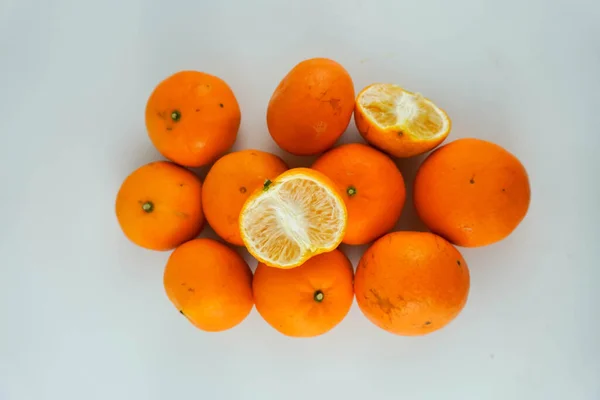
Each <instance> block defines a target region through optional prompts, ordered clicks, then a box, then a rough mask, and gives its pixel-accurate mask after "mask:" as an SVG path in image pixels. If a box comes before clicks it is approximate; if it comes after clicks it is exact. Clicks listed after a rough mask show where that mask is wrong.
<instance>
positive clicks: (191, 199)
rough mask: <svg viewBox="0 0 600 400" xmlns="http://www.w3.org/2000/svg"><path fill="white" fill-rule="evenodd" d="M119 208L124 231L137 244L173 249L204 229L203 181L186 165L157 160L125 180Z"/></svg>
mask: <svg viewBox="0 0 600 400" xmlns="http://www.w3.org/2000/svg"><path fill="white" fill-rule="evenodd" d="M115 210H116V213H117V219H118V221H119V225H120V226H121V229H122V230H123V233H125V236H127V237H128V238H129V240H131V241H132V242H133V243H135V244H137V245H138V246H142V247H144V248H147V249H151V250H170V249H173V248H175V247H177V246H178V245H180V244H181V243H183V242H185V241H187V240H190V239H193V238H194V237H196V235H198V234H199V233H200V231H201V230H202V227H203V225H204V214H203V212H202V184H201V183H200V179H198V177H196V175H194V174H193V173H192V172H190V171H188V170H187V169H185V168H182V167H179V166H177V165H175V164H173V163H170V162H166V161H159V162H153V163H150V164H147V165H144V166H142V167H140V168H138V169H136V170H135V171H133V172H132V173H131V175H129V176H128V177H127V178H126V179H125V181H124V182H123V184H122V185H121V188H120V189H119V193H118V194H117V201H116V205H115Z"/></svg>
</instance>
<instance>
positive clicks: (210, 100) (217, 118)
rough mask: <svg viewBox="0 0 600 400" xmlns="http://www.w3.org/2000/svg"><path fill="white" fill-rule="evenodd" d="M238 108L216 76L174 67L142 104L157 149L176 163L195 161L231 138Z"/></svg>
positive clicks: (204, 160) (212, 156) (202, 161)
mask: <svg viewBox="0 0 600 400" xmlns="http://www.w3.org/2000/svg"><path fill="white" fill-rule="evenodd" d="M240 120H241V114H240V107H239V105H238V102H237V100H236V98H235V96H234V94H233V92H232V91H231V89H230V88H229V86H228V85H227V83H225V82H224V81H223V80H222V79H220V78H218V77H216V76H213V75H209V74H206V73H204V72H198V71H182V72H178V73H176V74H174V75H172V76H170V77H168V78H167V79H165V80H164V81H162V82H161V83H159V85H158V86H157V87H156V89H154V91H153V92H152V94H151V95H150V98H149V99H148V104H147V105H146V128H147V129H148V135H149V136H150V139H151V140H152V143H154V146H155V147H156V148H157V149H158V151H159V152H160V153H161V154H162V155H163V156H165V157H166V158H168V159H169V160H172V161H174V162H176V163H177V164H181V165H185V166H188V167H199V166H202V165H206V164H210V163H211V162H213V161H215V160H216V159H217V158H219V156H221V155H223V154H224V153H225V152H226V151H227V150H228V149H229V148H230V147H231V146H232V145H233V143H234V142H235V139H236V137H237V132H238V128H239V126H240Z"/></svg>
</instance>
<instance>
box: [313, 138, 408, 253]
mask: <svg viewBox="0 0 600 400" xmlns="http://www.w3.org/2000/svg"><path fill="white" fill-rule="evenodd" d="M312 168H313V169H315V170H317V171H319V172H322V173H323V174H325V175H327V176H328V177H329V178H330V179H331V180H332V181H334V182H335V184H336V185H337V186H338V189H339V191H340V192H341V193H343V199H344V202H345V204H346V208H347V210H348V227H347V229H346V235H345V236H344V240H343V242H344V243H346V244H353V245H357V244H365V243H369V242H372V241H373V240H375V239H377V238H378V237H380V236H381V235H383V234H385V233H387V232H389V231H390V230H391V229H392V228H393V227H394V225H395V224H396V222H397V221H398V219H399V218H400V214H401V213H402V208H403V207H404V200H405V198H406V191H405V188H404V179H403V178H402V174H401V173H400V171H399V170H398V167H397V166H396V164H394V162H393V161H392V160H391V159H390V158H389V157H388V156H386V155H385V154H383V153H381V152H379V151H377V150H375V149H373V148H371V147H369V146H365V145H363V144H358V143H353V144H346V145H342V146H339V147H336V148H334V149H332V150H330V151H328V152H327V153H325V154H323V155H322V156H321V157H319V159H317V161H315V163H314V164H313V166H312Z"/></svg>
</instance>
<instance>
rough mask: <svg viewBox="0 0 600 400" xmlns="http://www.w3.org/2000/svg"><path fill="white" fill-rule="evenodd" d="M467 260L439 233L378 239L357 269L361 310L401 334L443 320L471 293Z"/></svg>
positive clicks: (452, 315) (434, 326) (424, 330)
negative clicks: (438, 234)
mask: <svg viewBox="0 0 600 400" xmlns="http://www.w3.org/2000/svg"><path fill="white" fill-rule="evenodd" d="M469 286H470V278H469V270H468V268H467V263H466V262H465V260H464V259H463V258H462V256H461V254H460V253H459V252H458V250H456V248H454V246H452V245H451V244H450V243H448V242H447V241H446V240H444V239H443V238H441V237H439V236H437V235H434V234H432V233H428V232H394V233H389V234H387V235H386V236H384V237H382V238H380V239H379V240H377V241H376V242H375V243H374V244H373V245H372V246H371V247H370V248H369V249H368V250H367V251H366V252H365V253H364V254H363V256H362V258H361V260H360V262H359V264H358V267H357V269H356V276H355V278H354V291H355V293H356V301H357V302H358V305H359V307H360V309H361V311H362V312H363V314H364V315H365V316H366V317H367V318H368V319H369V320H370V321H371V322H373V323H374V324H375V325H377V326H379V327H380V328H382V329H384V330H386V331H388V332H391V333H394V334H397V335H404V336H416V335H425V334H428V333H431V332H433V331H436V330H438V329H440V328H442V327H444V326H446V325H447V324H448V323H449V322H450V321H452V320H453V319H454V318H455V317H456V316H457V315H458V314H459V313H460V311H461V310H462V309H463V307H464V305H465V304H466V301H467V297H468V294H469Z"/></svg>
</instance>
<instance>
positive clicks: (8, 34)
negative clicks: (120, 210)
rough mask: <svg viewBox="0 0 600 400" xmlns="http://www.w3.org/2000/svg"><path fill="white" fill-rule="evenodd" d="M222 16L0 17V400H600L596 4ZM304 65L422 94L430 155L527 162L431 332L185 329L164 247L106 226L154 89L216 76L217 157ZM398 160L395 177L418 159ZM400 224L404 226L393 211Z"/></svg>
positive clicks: (8, 9)
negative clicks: (464, 300)
mask: <svg viewBox="0 0 600 400" xmlns="http://www.w3.org/2000/svg"><path fill="white" fill-rule="evenodd" d="M225 3H226V2H221V1H211V2H208V1H201V0H200V1H199V0H193V1H192V0H186V1H182V0H181V1H166V0H165V1H158V0H152V1H150V0H137V1H136V0H127V1H126V0H120V1H117V0H103V1H94V2H86V1H75V0H72V1H69V0H53V1H41V0H40V1H37V2H33V1H26V0H3V1H2V2H1V3H0V54H1V61H0V134H1V135H2V136H1V137H2V142H1V143H2V144H1V145H0V156H1V158H0V183H1V187H2V195H1V197H0V205H1V209H2V211H3V217H2V223H1V224H0V236H1V237H0V254H1V257H2V258H1V268H2V278H1V281H0V317H1V318H2V325H1V328H0V399H1V400H28V399H35V400H42V399H61V400H70V399H88V400H91V399H102V400H105V399H149V400H154V399H184V398H195V399H255V398H256V399H261V400H271V399H276V400H280V399H289V400H295V399H365V398H377V399H382V400H383V399H411V400H420V399H426V400H428V399H436V400H438V399H442V400H446V399H449V400H453V399H460V400H465V399H476V400H485V399H492V400H495V399H498V400H506V399H526V400H552V399H561V400H562V399H565V398H569V399H571V400H598V399H600V380H599V377H600V320H599V312H598V305H599V304H600V290H599V289H598V281H599V279H600V265H598V259H599V258H600V252H599V246H598V244H597V238H596V237H595V235H598V234H599V233H600V232H599V228H598V227H599V226H600V213H599V211H598V198H599V196H600V189H599V182H600V179H599V178H598V173H599V172H600V168H599V162H598V155H597V150H598V148H599V145H600V139H599V137H600V130H599V128H598V126H599V125H598V114H599V112H598V110H599V108H600V101H599V99H600V97H599V95H598V93H600V78H599V72H600V42H599V41H598V38H600V28H599V27H598V26H599V25H598V20H599V18H600V3H598V2H597V1H595V0H589V1H567V0H564V1H558V0H555V1H550V0H530V1H525V2H523V1H517V0H503V1H489V0H453V1H446V0H437V1H434V0H419V1H417V0H412V1H410V2H409V1H405V0H388V1H383V0H381V1H372V0H370V1H367V0H328V1H325V0H324V1H318V0H310V1H307V0H302V1H300V0H299V1H296V2H294V3H293V4H292V3H290V4H286V3H287V2H284V1H281V0H268V1H267V0H259V1H255V2H241V1H240V2H238V3H237V5H232V4H228V5H226V4H225ZM314 56H326V57H330V58H333V59H335V60H338V61H339V62H341V63H342V64H343V65H344V66H346V68H347V69H348V70H349V72H350V73H351V75H352V76H353V78H354V81H355V85H356V89H357V90H358V89H361V88H362V87H364V86H365V85H367V84H369V83H372V82H374V81H391V82H396V83H398V84H401V85H404V86H406V87H407V88H409V89H414V90H419V91H421V92H422V93H423V94H425V95H427V96H429V97H431V98H432V99H434V100H435V101H436V102H437V103H438V104H439V105H440V106H442V107H444V108H446V110H447V111H448V112H449V114H450V115H451V117H452V118H453V122H454V125H453V132H452V134H451V137H450V138H449V140H453V139H456V138H459V137H464V136H477V137H480V138H484V139H488V140H492V141H494V142H497V143H499V144H501V145H503V146H505V147H506V148H508V149H509V150H510V151H512V152H514V153H515V154H516V155H517V156H518V157H519V158H520V159H521V160H522V161H523V163H524V164H525V166H526V168H527V169H528V171H529V174H530V178H531V185H532V192H533V197H532V203H531V208H530V211H529V215H528V217H527V218H526V219H525V221H524V222H523V223H522V225H521V226H520V227H519V228H518V229H517V231H516V232H515V233H514V234H513V235H512V236H511V237H510V238H508V239H507V240H505V241H504V242H502V243H499V244H497V245H494V246H491V247H488V248H481V249H472V250H462V251H463V254H464V256H465V258H466V259H467V260H468V263H469V266H470V268H471V276H472V289H471V295H470V299H469V302H468V305H467V307H466V308H465V310H464V312H463V313H462V315H461V316H460V317H459V318H458V319H457V320H456V321H455V322H454V323H452V324H451V325H450V326H449V327H448V328H447V329H444V330H442V331H439V332H437V333H435V334H432V335H430V336H427V337H422V338H402V337H396V336H393V335H391V334H388V333H386V332H384V331H381V330H379V329H378V328H376V327H375V326H373V325H372V324H370V323H369V322H368V321H367V320H366V319H365V318H363V316H362V315H361V314H360V311H359V310H358V308H357V307H356V305H354V306H353V308H352V310H351V312H350V314H349V316H348V317H347V318H346V319H345V320H344V321H343V322H342V323H341V324H340V325H339V326H338V327H337V328H336V329H335V330H333V331H332V332H330V333H329V334H327V335H325V336H322V337H319V338H315V339H311V340H293V339H289V338H286V337H284V336H281V335H279V334H278V333H277V332H275V331H274V330H273V329H271V328H270V327H269V326H268V325H267V324H266V323H265V322H263V321H262V320H261V318H260V317H259V316H258V314H257V313H256V311H253V312H252V314H251V315H250V316H249V318H248V319H247V320H245V321H244V322H243V323H242V324H241V325H240V326H238V327H237V328H236V329H233V330H231V331H229V332H226V333H221V334H208V333H203V332H201V331H199V330H196V329H195V328H193V327H192V326H191V325H190V324H189V323H188V322H187V321H186V320H185V319H184V318H182V317H181V315H179V313H178V312H177V311H176V310H175V309H174V307H172V305H171V304H170V303H169V301H168V300H167V298H166V295H165V294H164V291H163V287H162V271H163V266H164V263H165V261H166V259H167V257H168V253H154V252H149V251H145V250H142V249H139V248H136V247H134V246H133V245H132V244H130V243H129V242H128V241H127V240H126V239H125V238H124V237H123V235H122V234H121V232H120V231H119V227H118V225H117V222H116V219H115V217H114V215H113V204H114V199H115V194H116V192H117V190H118V188H119V185H120V183H121V181H122V179H123V178H124V177H125V176H126V175H127V174H128V173H129V172H130V171H132V170H133V169H134V168H136V167H138V166H140V165H142V164H144V163H146V162H149V161H152V160H156V159H158V158H159V157H158V155H157V153H156V151H155V150H154V149H153V148H152V146H151V144H150V142H149V140H148V138H147V136H146V133H145V128H144V107H145V102H146V99H147V97H148V95H149V94H150V92H151V90H152V89H153V87H154V85H155V84H157V83H158V82H159V81H160V80H161V79H163V78H164V77H166V76H167V75H169V74H171V73H173V72H175V71H178V70H181V69H199V70H203V71H207V72H210V73H214V74H217V75H219V76H221V77H222V78H224V79H225V80H226V81H227V82H229V84H230V85H231V86H232V88H233V89H234V91H235V93H236V95H237V98H238V100H239V102H240V105H241V109H242V127H241V131H240V134H239V137H238V140H237V143H236V145H235V148H236V149H241V148H247V147H257V148H261V149H264V150H268V151H274V152H277V151H278V149H277V147H276V146H275V144H274V143H273V141H272V140H271V139H270V136H269V135H268V133H267V131H266V126H265V109H266V105H267V102H268V99H269V97H270V95H271V93H272V91H273V89H274V88H275V86H276V85H277V83H278V82H279V80H280V79H281V78H282V77H283V76H284V75H285V73H287V71H288V70H289V69H290V68H291V67H292V66H293V65H294V64H296V63H297V62H299V61H300V60H302V59H304V58H309V57H314ZM355 140H358V134H357V133H356V130H355V128H354V127H353V126H351V127H350V128H349V130H348V132H347V133H346V135H345V136H344V137H343V141H355ZM286 159H287V160H288V161H290V163H291V164H292V165H293V166H298V165H301V164H303V163H305V162H306V159H302V158H292V157H286ZM400 165H401V167H402V170H403V173H404V174H405V178H406V179H407V181H408V182H411V180H412V179H411V176H412V175H413V174H414V171H415V168H416V163H415V161H403V162H400ZM201 173H205V169H204V170H202V171H201ZM401 227H403V228H410V227H419V225H418V223H417V221H416V220H415V218H414V215H413V210H412V206H411V205H410V202H409V204H408V205H407V207H406V208H405V212H404V215H403V218H402V222H401ZM346 250H348V249H347V248H346ZM361 251H362V249H361V248H353V249H350V250H348V253H349V254H350V255H351V256H353V257H354V258H353V261H354V263H355V264H356V260H357V257H358V256H359V254H360V252H361ZM251 265H252V267H253V268H254V267H255V263H254V262H252V263H251Z"/></svg>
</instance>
